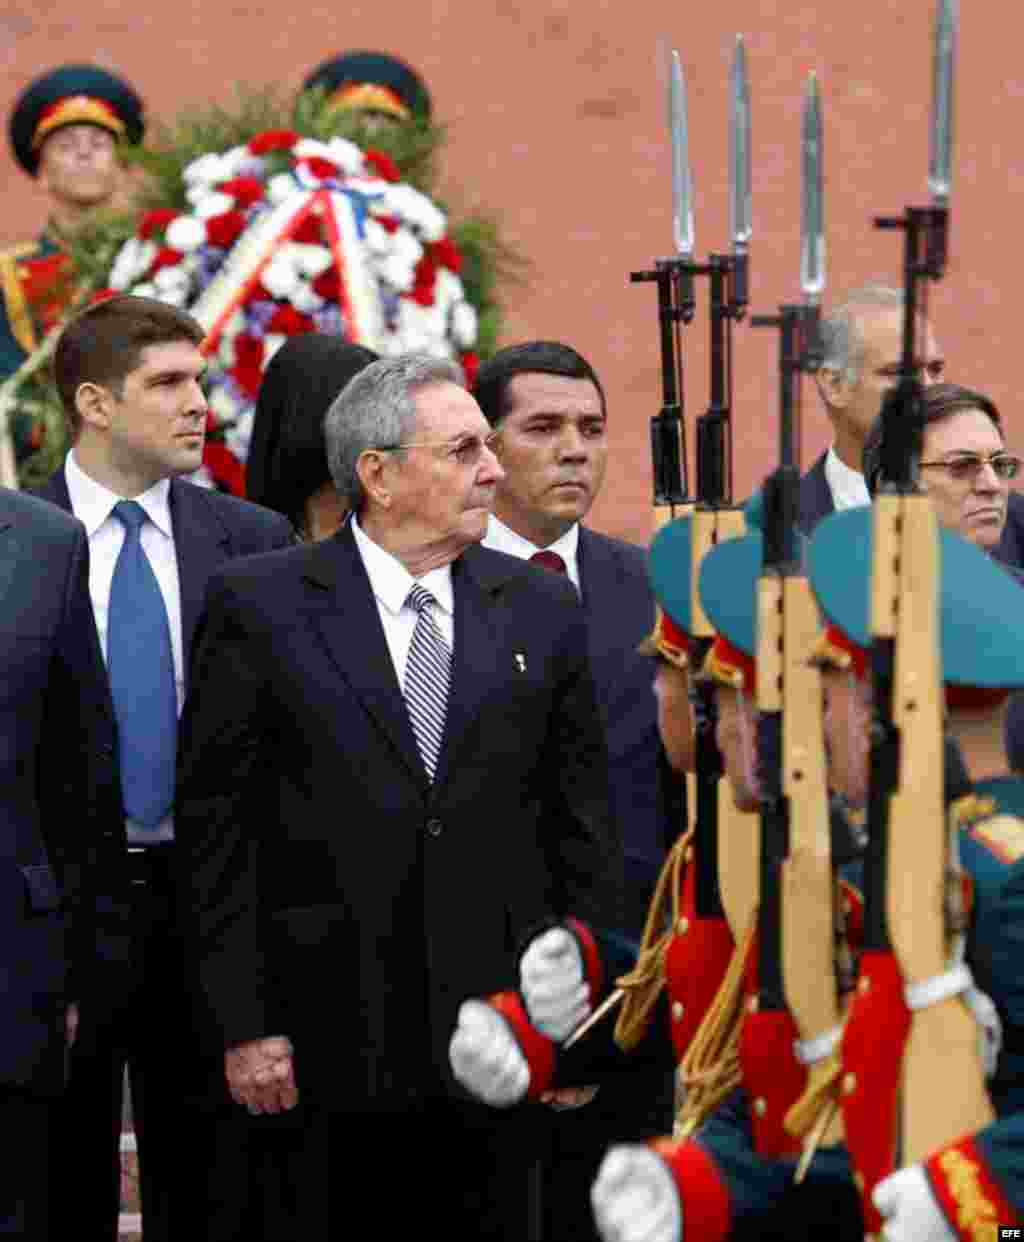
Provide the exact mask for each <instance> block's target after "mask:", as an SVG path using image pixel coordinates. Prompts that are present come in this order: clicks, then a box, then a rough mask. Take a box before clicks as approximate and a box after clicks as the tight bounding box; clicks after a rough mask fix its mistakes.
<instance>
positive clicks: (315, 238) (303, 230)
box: [292, 212, 323, 246]
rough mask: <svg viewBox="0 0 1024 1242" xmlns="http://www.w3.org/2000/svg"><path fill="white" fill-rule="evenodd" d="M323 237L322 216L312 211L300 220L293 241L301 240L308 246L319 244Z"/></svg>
mask: <svg viewBox="0 0 1024 1242" xmlns="http://www.w3.org/2000/svg"><path fill="white" fill-rule="evenodd" d="M322 238H323V231H322V228H321V225H320V218H319V217H318V216H315V215H314V214H313V213H312V212H310V213H309V215H308V216H306V217H305V218H304V219H303V220H301V221H300V222H299V225H298V228H296V230H295V232H294V233H292V241H294V242H301V243H302V244H303V245H306V246H317V245H319V244H320V241H321V240H322Z"/></svg>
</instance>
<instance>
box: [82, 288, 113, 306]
mask: <svg viewBox="0 0 1024 1242" xmlns="http://www.w3.org/2000/svg"><path fill="white" fill-rule="evenodd" d="M120 296H121V290H120V289H97V290H96V292H95V293H94V294H93V295H92V297H91V298H90V299H89V305H90V306H95V305H96V303H97V302H109V301H110V299H111V298H119V297H120Z"/></svg>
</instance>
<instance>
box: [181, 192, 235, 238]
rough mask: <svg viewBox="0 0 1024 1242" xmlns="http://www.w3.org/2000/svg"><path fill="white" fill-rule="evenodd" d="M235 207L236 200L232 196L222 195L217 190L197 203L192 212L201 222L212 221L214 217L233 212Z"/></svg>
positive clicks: (205, 195)
mask: <svg viewBox="0 0 1024 1242" xmlns="http://www.w3.org/2000/svg"><path fill="white" fill-rule="evenodd" d="M234 206H235V200H234V199H233V198H232V197H231V195H230V194H220V193H218V192H217V191H216V190H215V191H214V192H213V193H212V194H204V195H203V197H202V198H200V199H199V200H198V201H197V202H195V203H194V204H193V206H192V211H193V214H194V215H196V216H198V217H199V219H200V220H210V219H212V218H213V217H214V216H222V215H223V214H224V213H225V212H226V211H232V210H233V209H234ZM204 240H205V239H204Z"/></svg>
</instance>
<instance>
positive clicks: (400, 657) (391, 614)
mask: <svg viewBox="0 0 1024 1242" xmlns="http://www.w3.org/2000/svg"><path fill="white" fill-rule="evenodd" d="M351 522H352V536H353V538H354V539H355V541H356V548H357V550H358V552H359V555H360V557H361V559H362V562H363V565H364V567H365V569H366V573H367V576H368V577H369V579H370V587H371V589H372V591H373V595H374V598H375V599H376V601H377V611H378V613H379V614H380V623H381V625H382V626H383V627H384V637H385V638H386V639H387V643H388V651H390V653H391V662H392V664H393V665H394V666H395V674H396V676H397V677H398V684H399V686H401V687H404V686H405V666H406V664H407V663H408V661H409V647H410V646H411V645H412V634H413V630H415V628H416V618H417V616H418V614H417V612H416V610H415V609H414V608H410V607H408V606H407V605H406V602H405V601H406V599H407V598H408V596H409V592H410V591H411V590H412V588H413V587H414V586H415V585H416V584H417V583H419V585H420V586H421V587H423V589H424V590H425V591H429V592H430V594H431V595H433V597H434V599H436V600H437V603H438V605H439V606H438V607H437V608H433V609H432V610H431V615H432V617H433V619H434V621H435V622H436V623H437V628H438V629H439V630H440V631H441V637H442V638H443V639H444V641H445V642H446V643H447V644H448V647H449V650H451V649H453V647H454V643H455V597H454V594H453V592H452V567H451V565H441V566H440V567H439V568H438V569H432V570H431V571H430V573H428V574H424V575H423V577H422V578H414V577H413V576H412V574H410V573H409V571H408V570H407V569H406V567H405V566H404V565H403V564H402V562H401V561H400V560H398V559H397V557H394V556H392V555H391V553H390V552H385V551H384V549H383V548H382V547H381V546H380V544H379V543H374V542H373V540H372V539H371V538H370V536H369V535H367V534H366V532H365V531H364V530H363V529H362V527H361V526H360V525H359V521H358V519H357V518H356V516H355V514H353V515H352V519H351Z"/></svg>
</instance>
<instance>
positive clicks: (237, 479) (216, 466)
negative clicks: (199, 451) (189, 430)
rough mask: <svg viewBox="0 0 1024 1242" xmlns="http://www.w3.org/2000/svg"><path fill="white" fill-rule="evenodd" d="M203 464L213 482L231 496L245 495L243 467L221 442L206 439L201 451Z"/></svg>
mask: <svg viewBox="0 0 1024 1242" xmlns="http://www.w3.org/2000/svg"><path fill="white" fill-rule="evenodd" d="M203 464H204V465H205V466H206V468H207V470H209V472H210V473H211V474H212V475H213V477H214V481H215V482H217V483H219V484H221V485H222V486H223V487H224V488H226V489H227V490H228V491H229V492H230V493H231V494H232V496H244V495H245V467H244V466H243V465H242V463H241V462H240V461H239V460H238V458H237V457H236V456H235V455H234V453H232V452H231V450H230V449H229V448H228V446H227V445H226V444H225V443H224V441H223V440H211V439H209V438H207V441H206V446H205V448H204V449H203Z"/></svg>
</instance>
